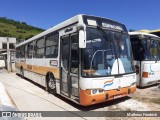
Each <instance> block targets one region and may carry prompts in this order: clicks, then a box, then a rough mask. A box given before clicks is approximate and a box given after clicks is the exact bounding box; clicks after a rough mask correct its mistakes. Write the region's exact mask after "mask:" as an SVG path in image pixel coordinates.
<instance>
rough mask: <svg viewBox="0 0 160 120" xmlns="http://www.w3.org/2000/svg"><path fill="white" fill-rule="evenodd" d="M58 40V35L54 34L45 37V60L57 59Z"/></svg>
mask: <svg viewBox="0 0 160 120" xmlns="http://www.w3.org/2000/svg"><path fill="white" fill-rule="evenodd" d="M58 40H59V35H58V33H56V34H55V33H54V34H51V35H48V36H47V37H46V46H45V47H46V50H45V57H46V58H57V57H58Z"/></svg>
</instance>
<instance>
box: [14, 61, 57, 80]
mask: <svg viewBox="0 0 160 120" xmlns="http://www.w3.org/2000/svg"><path fill="white" fill-rule="evenodd" d="M21 66H22V67H23V69H24V70H28V71H31V72H35V73H38V74H42V75H46V74H47V72H52V73H53V74H54V77H55V78H57V79H60V76H59V74H60V69H59V68H53V67H46V66H36V65H29V64H24V63H16V67H17V68H20V67H21Z"/></svg>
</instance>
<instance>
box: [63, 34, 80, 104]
mask: <svg viewBox="0 0 160 120" xmlns="http://www.w3.org/2000/svg"><path fill="white" fill-rule="evenodd" d="M78 68H79V51H78V34H71V35H67V36H63V37H62V40H61V94H63V95H65V96H67V97H69V98H71V99H74V100H76V101H77V102H78V100H79V99H78V96H79V89H78V71H79V69H78Z"/></svg>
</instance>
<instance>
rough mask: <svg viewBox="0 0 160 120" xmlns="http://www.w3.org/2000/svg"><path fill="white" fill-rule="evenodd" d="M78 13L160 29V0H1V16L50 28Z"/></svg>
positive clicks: (130, 25)
mask: <svg viewBox="0 0 160 120" xmlns="http://www.w3.org/2000/svg"><path fill="white" fill-rule="evenodd" d="M77 14H88V15H95V16H101V17H105V18H109V19H112V20H115V21H118V22H120V23H123V24H125V25H126V27H127V29H128V30H130V29H134V30H141V29H149V30H154V29H160V0H0V17H6V18H10V19H13V20H18V21H21V22H26V23H27V24H29V25H33V26H35V27H39V28H43V29H48V28H50V27H52V26H55V25H56V24H59V23H61V22H63V21H65V20H67V19H69V18H71V17H73V16H75V15H77Z"/></svg>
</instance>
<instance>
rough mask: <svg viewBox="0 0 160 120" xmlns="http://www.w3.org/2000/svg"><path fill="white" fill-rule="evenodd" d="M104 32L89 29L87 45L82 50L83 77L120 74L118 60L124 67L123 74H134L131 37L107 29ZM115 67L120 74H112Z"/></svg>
mask: <svg viewBox="0 0 160 120" xmlns="http://www.w3.org/2000/svg"><path fill="white" fill-rule="evenodd" d="M103 31H104V32H105V33H104V32H103ZM103 31H101V30H99V29H97V28H87V31H86V32H87V45H86V48H85V49H83V50H82V61H83V62H82V76H85V77H95V76H110V75H116V74H120V68H119V67H118V65H119V63H118V61H117V60H118V59H119V61H121V64H122V66H123V69H124V72H123V73H131V72H133V67H132V54H131V45H130V39H129V35H128V34H125V33H122V32H116V31H111V30H105V29H103ZM104 34H105V35H104ZM115 64H117V65H115ZM113 66H114V69H118V73H115V72H112V71H113V70H112V69H113Z"/></svg>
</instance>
